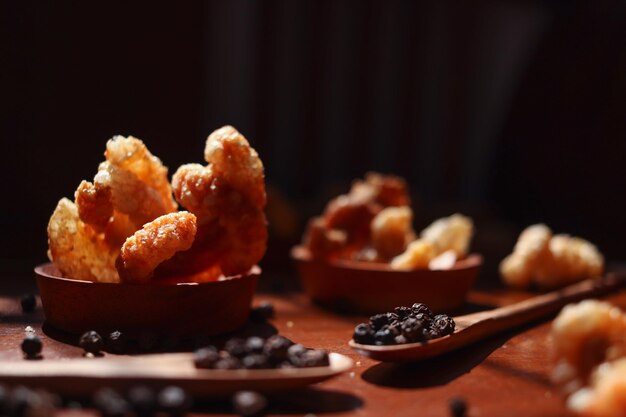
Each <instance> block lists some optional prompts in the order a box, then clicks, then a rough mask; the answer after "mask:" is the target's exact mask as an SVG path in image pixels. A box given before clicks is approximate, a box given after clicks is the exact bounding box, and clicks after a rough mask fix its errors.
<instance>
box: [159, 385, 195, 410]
mask: <svg viewBox="0 0 626 417" xmlns="http://www.w3.org/2000/svg"><path fill="white" fill-rule="evenodd" d="M157 402H158V405H159V408H160V409H161V410H163V411H165V412H166V413H168V414H169V415H170V416H182V415H184V414H185V413H186V412H187V410H189V409H190V408H191V403H192V400H191V397H190V396H189V394H187V392H186V391H185V390H183V389H182V388H180V387H176V386H169V387H165V388H163V390H162V391H161V392H159V395H158V397H157Z"/></svg>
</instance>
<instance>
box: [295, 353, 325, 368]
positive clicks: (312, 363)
mask: <svg viewBox="0 0 626 417" xmlns="http://www.w3.org/2000/svg"><path fill="white" fill-rule="evenodd" d="M328 365H330V361H329V358H328V352H326V351H325V350H320V349H309V350H307V351H305V352H304V353H303V354H302V355H301V356H300V367H302V368H313V367H317V366H328Z"/></svg>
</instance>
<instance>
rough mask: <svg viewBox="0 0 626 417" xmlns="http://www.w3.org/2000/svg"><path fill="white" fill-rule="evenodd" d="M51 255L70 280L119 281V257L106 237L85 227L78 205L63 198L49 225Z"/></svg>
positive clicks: (52, 259)
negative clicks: (116, 261) (117, 269)
mask: <svg viewBox="0 0 626 417" xmlns="http://www.w3.org/2000/svg"><path fill="white" fill-rule="evenodd" d="M48 247H49V250H48V256H49V257H50V260H51V261H52V262H54V264H55V265H56V267H57V268H58V269H59V271H60V272H61V273H62V274H63V275H64V276H67V277H72V278H74V279H79V280H84V281H99V282H118V281H119V277H118V274H117V271H116V270H115V258H116V257H117V254H118V252H119V250H118V249H115V248H113V247H111V246H110V245H109V244H108V243H107V242H106V240H105V238H104V235H103V234H101V233H98V232H97V231H96V230H95V229H93V228H92V227H91V226H89V225H86V224H84V223H83V222H82V221H81V220H80V218H79V215H78V209H77V207H76V205H75V204H74V203H73V202H71V201H70V200H69V199H67V198H62V199H61V200H60V201H59V203H58V204H57V206H56V209H55V210H54V213H52V217H50V222H49V223H48Z"/></svg>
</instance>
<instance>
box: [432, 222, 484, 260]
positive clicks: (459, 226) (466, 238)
mask: <svg viewBox="0 0 626 417" xmlns="http://www.w3.org/2000/svg"><path fill="white" fill-rule="evenodd" d="M473 234H474V224H473V222H472V219H470V218H469V217H466V216H463V215H462V214H458V213H457V214H453V215H452V216H450V217H443V218H441V219H438V220H436V221H434V222H433V223H432V224H431V225H430V226H428V227H427V228H426V229H424V230H422V233H420V237H421V238H422V239H424V240H427V241H429V242H430V243H432V244H433V246H434V247H435V251H436V252H437V255H439V254H441V253H443V252H445V251H448V250H453V251H454V252H455V253H456V254H457V256H458V257H459V258H464V257H465V256H467V253H468V251H469V245H470V241H471V240H472V235H473Z"/></svg>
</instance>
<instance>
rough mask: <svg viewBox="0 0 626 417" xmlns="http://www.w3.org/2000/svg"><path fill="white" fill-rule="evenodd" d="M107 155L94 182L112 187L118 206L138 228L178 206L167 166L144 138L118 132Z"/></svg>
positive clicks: (108, 146)
mask: <svg viewBox="0 0 626 417" xmlns="http://www.w3.org/2000/svg"><path fill="white" fill-rule="evenodd" d="M105 156H106V159H107V160H106V162H103V163H102V164H100V167H99V168H98V173H97V174H96V176H95V177H94V184H95V185H96V187H101V188H109V189H110V190H111V200H112V203H113V205H114V207H115V209H116V210H117V211H119V212H122V213H124V214H127V215H128V217H129V219H130V221H131V222H132V223H134V226H135V230H137V229H138V228H140V227H141V226H142V225H143V224H145V223H148V222H150V221H152V220H154V219H155V218H157V217H159V216H161V215H163V214H166V213H171V212H173V211H175V210H176V208H177V205H176V203H175V202H174V200H173V199H172V190H171V187H170V184H169V182H168V180H167V168H166V167H165V166H163V164H162V163H161V161H160V160H159V158H157V157H155V156H154V155H152V154H151V153H150V151H149V150H148V148H146V146H145V145H144V143H143V142H142V141H141V140H139V139H137V138H134V137H132V136H129V137H128V138H125V137H123V136H115V137H114V138H113V139H111V140H109V141H108V142H107V149H106V152H105Z"/></svg>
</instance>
